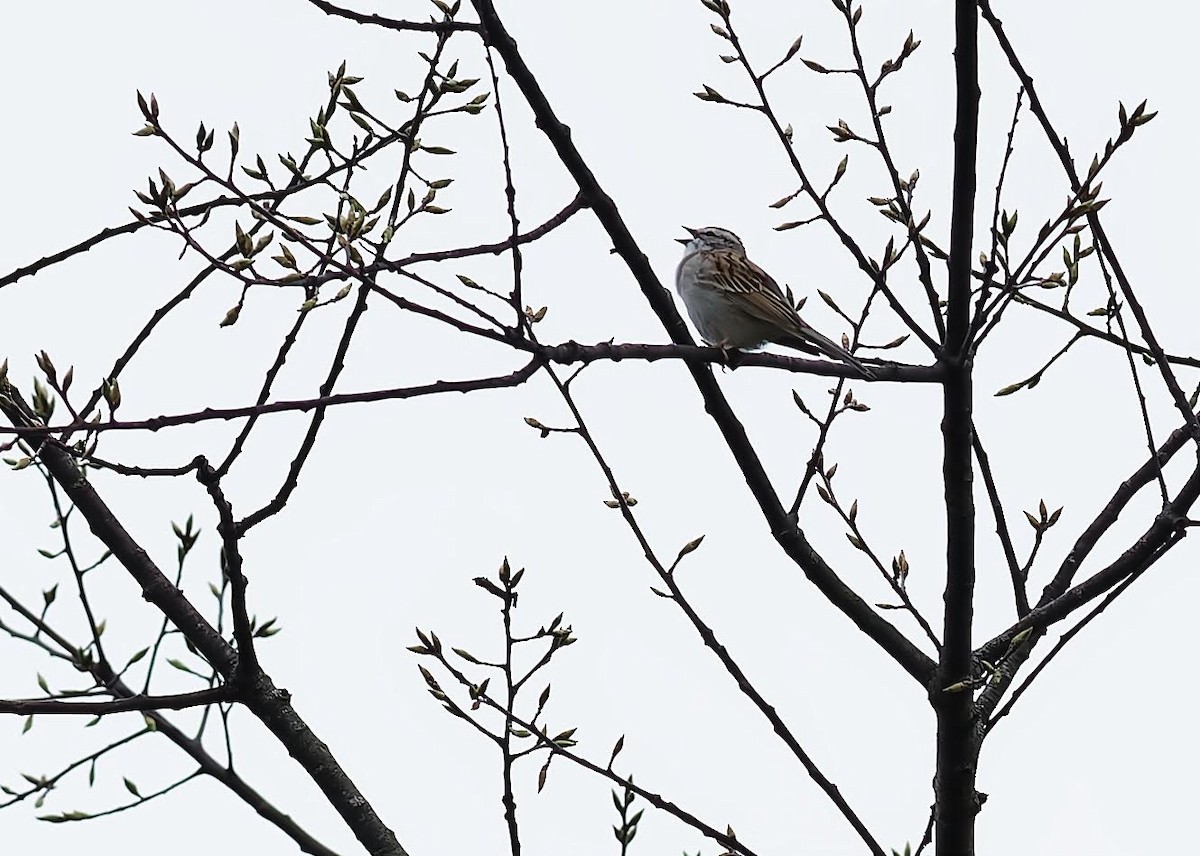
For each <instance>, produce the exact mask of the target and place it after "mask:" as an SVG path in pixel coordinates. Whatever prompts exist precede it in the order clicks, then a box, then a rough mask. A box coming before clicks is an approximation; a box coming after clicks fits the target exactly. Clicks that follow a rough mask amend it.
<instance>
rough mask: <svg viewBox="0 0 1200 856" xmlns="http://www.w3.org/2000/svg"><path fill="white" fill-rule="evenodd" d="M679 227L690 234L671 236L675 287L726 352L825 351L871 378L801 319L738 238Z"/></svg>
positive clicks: (708, 338)
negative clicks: (677, 255) (678, 250)
mask: <svg viewBox="0 0 1200 856" xmlns="http://www.w3.org/2000/svg"><path fill="white" fill-rule="evenodd" d="M683 228H684V229H685V230H686V231H687V233H688V235H689V236H690V237H687V238H676V239H675V240H677V241H678V242H679V243H681V244H683V245H684V250H683V258H682V259H681V260H680V262H679V266H678V267H677V268H676V269H675V289H676V291H678V292H679V296H680V297H681V298H682V299H683V305H684V306H685V307H687V312H688V316H689V317H690V318H691V319H692V323H693V324H695V325H696V329H697V330H699V331H700V336H701V338H702V339H704V341H705V342H707V343H708V344H710V345H715V346H717V347H718V348H721V349H722V350H724V351H728V350H729V349H731V348H757V347H760V346H762V345H765V344H767V343H768V342H771V343H774V344H777V345H784V346H786V347H789V348H795V349H796V350H799V351H804V352H806V353H811V354H824V355H825V356H828V357H832V358H833V359H835V360H839V361H841V362H843V363H846V364H847V365H849V366H852V367H853V368H854V369H855V370H856V371H857V372H858V373H859V374H860V375H862V377H863V378H865V379H867V380H874V379H875V375H874V373H872V372H871V370H870V369H868V368H867V367H866V366H864V365H863V364H862V363H861V362H859V361H858V360H857V359H856V358H855V357H854V355H853V354H851V353H850V352H849V351H847V350H846V349H845V348H843V347H841V346H840V345H837V344H835V343H834V342H832V341H830V340H829V339H827V338H825V337H824V336H822V335H821V334H820V333H818V332H817V331H816V330H814V329H813V328H812V327H810V326H809V325H808V324H807V323H805V321H804V319H802V318H801V317H800V315H799V313H797V312H796V310H795V308H794V307H793V306H792V305H791V303H790V302H789V301H788V299H787V298H786V297H784V294H783V291H782V290H781V289H780V288H779V285H778V283H776V282H775V280H774V279H772V278H771V275H770V274H768V273H767V272H766V271H765V270H763V269H762V268H760V267H759V266H758V265H756V264H755V263H754V262H752V261H750V259H749V258H747V256H746V247H745V245H743V244H742V239H741V238H739V237H738V236H737V235H735V234H734V233H733V232H731V231H729V230H728V229H724V228H721V227H720V226H706V227H704V228H702V229H693V228H690V227H688V226H684V227H683Z"/></svg>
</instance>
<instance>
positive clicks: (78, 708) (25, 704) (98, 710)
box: [0, 686, 234, 716]
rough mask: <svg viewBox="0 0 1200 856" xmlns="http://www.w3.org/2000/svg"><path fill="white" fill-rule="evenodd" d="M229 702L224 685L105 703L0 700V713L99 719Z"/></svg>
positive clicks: (231, 698)
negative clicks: (98, 717) (114, 715)
mask: <svg viewBox="0 0 1200 856" xmlns="http://www.w3.org/2000/svg"><path fill="white" fill-rule="evenodd" d="M233 700H234V692H233V690H232V689H230V688H229V687H228V686H220V687H213V688H212V689H207V690H197V691H196V692H192V693H177V694H175V695H161V696H147V695H132V696H129V697H127V698H117V699H107V700H105V701H66V700H64V699H48V698H30V699H0V713H13V714H17V715H18V716H32V715H33V714H49V715H52V716H58V715H68V716H82V715H85V714H86V715H90V716H103V715H105V714H107V713H124V712H125V711H131V710H138V711H152V710H183V709H184V708H188V707H204V706H206V705H210V704H220V703H221V702H227V701H233Z"/></svg>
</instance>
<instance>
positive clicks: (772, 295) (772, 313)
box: [710, 250, 811, 336]
mask: <svg viewBox="0 0 1200 856" xmlns="http://www.w3.org/2000/svg"><path fill="white" fill-rule="evenodd" d="M710 252H711V258H712V262H713V266H712V267H713V271H714V276H713V282H712V285H713V286H714V287H715V288H717V289H719V290H720V291H722V292H724V293H725V295H726V296H727V297H728V298H729V299H730V300H731V301H732V302H733V303H735V304H736V305H737V307H738V309H740V310H741V311H742V312H745V313H746V314H747V315H750V316H751V317H753V318H757V319H759V320H760V321H765V322H766V323H768V324H770V325H771V326H772V327H775V328H777V329H778V330H780V331H781V332H785V333H792V334H794V335H797V336H799V335H803V334H804V333H805V332H807V331H808V330H810V329H811V328H810V327H809V326H808V325H807V324H805V323H804V322H803V321H801V320H800V316H799V315H797V314H796V310H795V309H794V308H792V307H791V306H790V305H789V304H788V302H787V299H786V298H785V297H784V296H783V291H782V290H781V289H780V288H779V285H778V283H776V282H775V280H773V279H771V275H770V274H769V273H767V272H766V271H765V270H763V269H762V268H760V267H759V266H758V265H756V264H755V263H754V262H752V261H750V260H749V259H748V258H746V257H745V255H743V254H742V253H738V252H734V251H732V250H712V251H710Z"/></svg>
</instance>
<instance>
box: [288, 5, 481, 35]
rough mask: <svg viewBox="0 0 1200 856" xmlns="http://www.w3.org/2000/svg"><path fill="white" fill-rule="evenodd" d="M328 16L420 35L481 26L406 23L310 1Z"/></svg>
mask: <svg viewBox="0 0 1200 856" xmlns="http://www.w3.org/2000/svg"><path fill="white" fill-rule="evenodd" d="M308 2H309V3H311V4H312V5H314V6H316V7H317V8H318V9H320V10H321V11H322V12H324V13H325V14H327V15H332V16H334V17H335V18H345V19H346V20H348V21H354V22H355V23H357V24H370V25H372V26H376V27H383V28H384V29H386V30H400V31H415V32H420V33H448V32H455V31H459V32H461V31H466V32H471V33H477V32H479V25H478V24H472V23H470V22H467V21H404V20H400V19H398V18H385V17H384V16H383V15H366V14H364V13H362V12H355V11H354V10H353V9H343V8H342V7H341V6H335V5H333V4H332V3H328V2H326V0H308Z"/></svg>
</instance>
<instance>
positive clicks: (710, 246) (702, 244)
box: [675, 226, 746, 253]
mask: <svg viewBox="0 0 1200 856" xmlns="http://www.w3.org/2000/svg"><path fill="white" fill-rule="evenodd" d="M683 228H684V230H685V231H687V233H688V234H689V235H691V237H690V238H676V239H675V240H676V241H678V242H679V243H681V244H684V245H685V246H686V247H687V251H688V252H689V253H694V252H696V251H698V250H737V251H738V252H739V253H745V252H746V248H745V247H744V246H743V245H742V239H741V238H739V237H738V236H737V235H735V234H733V232H730V231H729V230H728V229H722V228H721V227H720V226H705V227H704V228H703V229H692V228H690V227H688V226H684V227H683Z"/></svg>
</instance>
